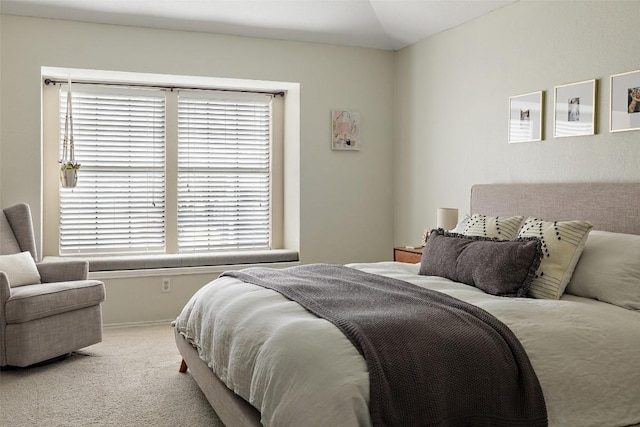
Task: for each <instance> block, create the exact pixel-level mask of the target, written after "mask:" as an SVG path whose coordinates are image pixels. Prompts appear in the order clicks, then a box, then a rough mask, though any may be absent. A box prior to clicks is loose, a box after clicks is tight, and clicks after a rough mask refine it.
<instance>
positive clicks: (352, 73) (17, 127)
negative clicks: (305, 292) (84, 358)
mask: <svg viewBox="0 0 640 427" xmlns="http://www.w3.org/2000/svg"><path fill="white" fill-rule="evenodd" d="M0 38H1V40H0V43H1V45H0V49H1V50H0V54H1V58H0V59H1V61H0V73H1V76H2V81H1V83H0V84H1V86H0V90H1V93H2V99H1V105H0V108H1V115H0V121H1V124H2V126H1V133H0V141H1V146H0V159H1V163H0V195H1V199H0V205H1V206H3V207H5V206H10V205H12V204H14V203H17V202H27V203H29V204H30V205H31V206H32V208H33V211H34V216H35V220H36V222H37V223H40V220H41V206H42V192H41V188H42V182H41V181H42V178H41V170H42V165H41V151H42V147H41V113H40V111H41V80H40V70H41V67H42V66H48V67H65V68H82V69H98V70H111V71H130V72H143V73H156V74H174V75H194V76H208V77H219V78H239V79H257V80H268V81H278V82H292V83H299V84H300V129H299V135H296V136H297V137H299V141H298V142H297V146H296V147H291V146H289V149H287V150H286V152H285V159H286V160H285V161H286V162H287V163H288V173H289V176H288V177H286V179H288V180H289V182H288V183H287V184H286V185H287V186H289V188H290V189H291V188H293V189H294V191H289V192H288V194H287V195H286V196H285V198H286V200H285V203H287V204H289V205H292V204H293V205H296V206H297V210H298V211H299V215H298V216H297V217H293V218H292V217H288V218H286V221H287V223H288V224H287V225H285V227H289V228H290V224H295V225H294V227H295V226H296V225H297V228H298V230H296V231H297V232H298V234H299V248H300V255H301V261H302V262H304V263H308V262H330V263H347V262H352V261H379V260H384V259H390V257H391V254H392V251H391V247H392V243H393V173H392V167H393V164H392V162H391V161H390V159H391V158H392V153H393V151H392V132H393V129H392V122H393V103H392V100H393V72H394V67H393V61H394V53H393V52H388V51H382V50H375V49H359V48H347V47H337V46H330V45H322V44H312V43H298V42H285V41H275V40H265V39H252V38H243V37H230V36H219V35H213V34H204V33H193V32H180V31H165V30H155V29H147V28H136V27H123V26H112V25H97V24H87V23H78V22H70V21H60V20H43V19H34V18H23V17H14V16H7V15H2V16H1V21H0ZM332 109H353V110H357V111H359V112H360V114H361V117H362V126H363V135H362V136H363V145H362V149H361V151H359V152H337V151H332V150H331V149H330V111H331V110H332ZM296 150H298V152H296ZM292 183H293V184H292ZM294 211H295V209H294ZM297 222H299V224H297ZM38 236H40V233H39V232H38ZM199 280H202V281H203V283H204V281H206V280H208V278H207V277H206V275H205V276H202V277H197V278H195V279H194V276H191V277H187V276H185V277H181V276H176V277H175V278H174V279H173V282H172V289H176V294H175V296H174V297H175V298H176V300H174V301H172V302H170V303H169V302H168V301H165V300H167V299H168V296H167V295H159V292H160V278H158V277H153V278H149V277H141V278H139V279H138V280H136V279H135V278H126V279H125V278H123V279H105V283H106V284H107V294H108V297H107V302H106V303H105V306H104V309H105V321H106V322H107V323H122V322H127V321H132V322H133V321H142V320H148V319H149V318H156V319H167V318H171V317H174V316H175V315H176V314H177V313H176V312H175V307H177V306H181V305H183V304H184V302H185V297H186V295H187V294H189V296H190V294H191V293H193V292H192V290H193V289H194V288H195V287H197V286H198V283H197V282H198V281H199ZM180 286H184V289H187V288H188V289H189V291H188V292H182V293H178V291H177V289H179V288H180ZM171 294H173V291H172V293H171ZM128 296H135V297H136V300H138V301H139V302H140V303H139V304H137V305H136V307H137V308H136V310H135V311H134V310H132V309H131V308H130V302H128V301H127V297H128ZM147 297H148V300H149V301H152V303H151V304H144V303H142V301H144V300H145V299H146V298H147ZM176 301H177V302H176Z"/></svg>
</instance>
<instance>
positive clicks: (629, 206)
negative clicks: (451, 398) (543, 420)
mask: <svg viewBox="0 0 640 427" xmlns="http://www.w3.org/2000/svg"><path fill="white" fill-rule="evenodd" d="M638 200H640V184H638V183H615V184H609V183H573V184H487V185H476V186H474V187H473V188H472V190H471V203H470V213H482V215H485V216H487V217H513V216H518V215H520V216H523V217H524V218H528V217H529V216H530V217H535V218H537V219H540V220H543V221H560V222H562V221H567V222H569V221H588V222H589V223H590V224H591V225H592V226H593V229H592V230H591V231H590V233H589V232H588V231H587V232H586V233H585V236H584V239H583V240H582V244H583V246H584V251H583V252H582V256H579V257H578V260H577V266H575V265H574V267H575V271H574V272H573V273H574V274H573V275H572V277H571V280H569V282H568V284H566V285H567V290H566V291H565V292H564V293H562V292H561V294H562V296H561V297H560V298H559V299H543V298H506V297H504V296H496V295H491V294H488V293H486V292H485V291H484V290H482V289H479V288H478V287H475V286H470V285H468V284H464V283H459V282H457V281H455V280H451V279H448V278H446V277H437V276H430V275H421V274H418V273H419V272H420V271H421V269H423V268H424V265H421V264H404V263H395V262H380V263H370V264H350V265H348V267H350V268H352V269H355V270H359V271H364V272H367V273H373V274H376V275H380V276H384V277H390V278H394V279H399V280H402V281H406V282H409V283H412V284H414V285H416V286H418V287H420V288H427V289H432V290H435V291H438V292H441V293H444V294H447V295H450V296H453V297H454V298H456V299H459V300H462V301H465V302H467V303H470V304H472V305H474V306H477V307H480V308H481V309H482V310H485V311H487V312H489V313H491V315H493V316H495V317H496V318H497V319H499V320H500V321H501V322H502V323H504V324H505V325H506V326H507V327H508V328H509V329H510V330H511V331H513V333H514V334H515V336H517V338H518V340H519V342H520V343H521V345H522V347H523V348H524V349H525V350H526V353H527V355H528V358H529V360H530V363H531V366H532V367H533V370H534V371H535V373H536V374H537V378H538V379H539V383H540V386H541V389H542V392H543V394H544V400H545V402H546V411H547V415H548V422H549V425H551V426H631V425H638V424H639V423H640V305H637V304H640V302H639V301H640V275H638V264H640V263H639V262H638V259H639V258H640V243H639V242H640V240H639V239H640V237H638V235H640V203H639V202H638ZM524 222H526V221H523V223H524ZM520 228H521V229H522V228H523V227H520ZM503 230H504V228H503ZM561 231H562V230H561ZM454 237H455V236H454ZM430 239H431V237H430ZM480 240H481V239H480ZM525 240H526V239H525ZM435 241H436V240H435V239H434V242H435ZM428 242H429V241H428ZM429 244H430V243H428V245H429ZM425 249H426V248H425ZM634 251H635V252H634ZM603 254H604V255H603ZM605 258H606V260H605V261H603V259H605ZM602 262H606V263H608V264H605V265H604V267H603V264H602ZM612 265H614V268H612V267H611V266H612ZM607 269H608V270H607ZM572 270H573V269H572ZM609 270H611V271H612V273H606V275H604V276H603V274H605V272H606V271H609ZM610 276H611V278H609V277H610ZM613 276H615V277H613ZM616 284H617V285H619V286H620V289H621V290H620V291H615V290H612V289H614V288H615V286H614V285H616ZM616 289H617V288H616ZM576 294H577V295H576ZM175 326H176V327H175V339H176V344H177V347H178V349H179V351H180V353H181V355H182V357H183V363H182V365H181V367H180V370H181V371H182V372H185V371H186V370H187V367H188V369H189V370H190V371H191V373H192V375H193V377H194V378H195V380H196V382H197V383H198V385H199V386H200V388H201V389H202V391H203V392H204V394H205V396H206V397H207V399H208V400H209V402H210V403H211V405H212V406H213V408H214V409H215V410H216V412H217V414H218V415H219V416H220V418H221V420H222V421H223V422H224V423H225V425H227V426H236V425H237V426H254V425H255V426H258V425H262V424H264V425H270V426H287V425H307V426H313V425H332V426H333V425H335V426H338V425H344V426H355V425H362V426H365V425H371V418H370V416H369V413H368V399H369V390H368V389H369V375H368V372H367V364H366V363H365V362H364V359H363V358H362V356H361V355H360V354H359V352H358V351H357V350H356V349H355V348H354V346H353V345H352V343H351V342H350V341H349V340H348V339H346V338H345V336H344V335H343V334H342V332H341V331H340V330H338V329H337V328H336V327H335V326H334V325H333V324H331V323H330V322H328V321H327V320H324V319H320V318H318V317H316V316H315V315H313V314H311V313H310V312H309V311H307V310H305V309H304V308H303V307H301V306H300V305H299V304H297V303H296V302H293V301H290V300H288V299H287V298H285V297H284V296H282V295H280V294H279V293H277V292H275V291H273V290H270V289H265V288H263V287H260V286H256V285H254V284H250V283H245V282H243V281H240V280H238V279H237V278H234V277H221V278H218V279H216V280H215V281H214V282H212V283H210V284H208V285H206V286H204V287H203V288H202V289H200V290H199V291H198V292H197V293H196V295H194V297H193V298H192V299H191V301H190V302H189V303H188V304H187V305H186V306H185V308H184V310H183V312H182V313H181V314H180V316H179V317H178V319H177V320H176V322H175ZM255 334H258V335H259V336H258V337H256V336H254V335H255ZM323 352H324V353H323ZM237 355H250V356H249V357H237ZM256 355H260V358H257V356H256ZM262 355H266V356H267V357H264V358H262ZM203 359H204V361H203ZM214 371H215V373H214ZM461 393H462V394H461V395H462V396H464V393H463V392H461ZM325 400H326V402H325ZM249 402H251V403H249ZM257 408H259V409H257Z"/></svg>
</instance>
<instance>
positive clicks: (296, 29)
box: [0, 0, 517, 50]
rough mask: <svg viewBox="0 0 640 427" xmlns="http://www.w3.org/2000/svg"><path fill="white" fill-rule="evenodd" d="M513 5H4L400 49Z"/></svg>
mask: <svg viewBox="0 0 640 427" xmlns="http://www.w3.org/2000/svg"><path fill="white" fill-rule="evenodd" d="M515 1H517V0H2V2H0V12H1V13H3V14H10V15H23V16H34V17H41V18H55V19H66V20H73V21H83V22H95V23H104V24H120V25H134V26H140V27H152V28H165V29H174V30H187V31H202V32H211V33H218V34H231V35H240V36H249V37H262V38H271V39H282V40H298V41H306V42H319V43H330V44H337V45H346V46H360V47H370V48H377V49H387V50H398V49H401V48H403V47H406V46H408V45H411V44H413V43H415V42H417V41H420V40H422V39H425V38H427V37H429V36H430V35H433V34H436V33H439V32H441V31H444V30H446V29H448V28H452V27H455V26H457V25H460V24H463V23H465V22H468V21H471V20H473V19H475V18H477V17H479V16H482V15H484V14H487V13H490V12H491V11H493V10H495V9H498V8H500V7H503V6H506V5H508V4H510V3H513V2H515Z"/></svg>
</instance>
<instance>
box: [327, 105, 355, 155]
mask: <svg viewBox="0 0 640 427" xmlns="http://www.w3.org/2000/svg"><path fill="white" fill-rule="evenodd" d="M360 130H361V124H360V113H358V112H356V111H343V110H333V111H331V149H333V150H360V144H361V142H362V141H361V139H360Z"/></svg>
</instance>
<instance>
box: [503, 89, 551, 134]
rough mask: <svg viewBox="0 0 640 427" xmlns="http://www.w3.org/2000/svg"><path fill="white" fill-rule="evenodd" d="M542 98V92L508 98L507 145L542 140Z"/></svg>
mask: <svg viewBox="0 0 640 427" xmlns="http://www.w3.org/2000/svg"><path fill="white" fill-rule="evenodd" d="M542 98H543V93H542V91H540V92H532V93H526V94H524V95H517V96H512V97H510V98H509V143H513V142H532V141H541V140H542V115H543V114H542V105H543V103H542Z"/></svg>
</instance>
